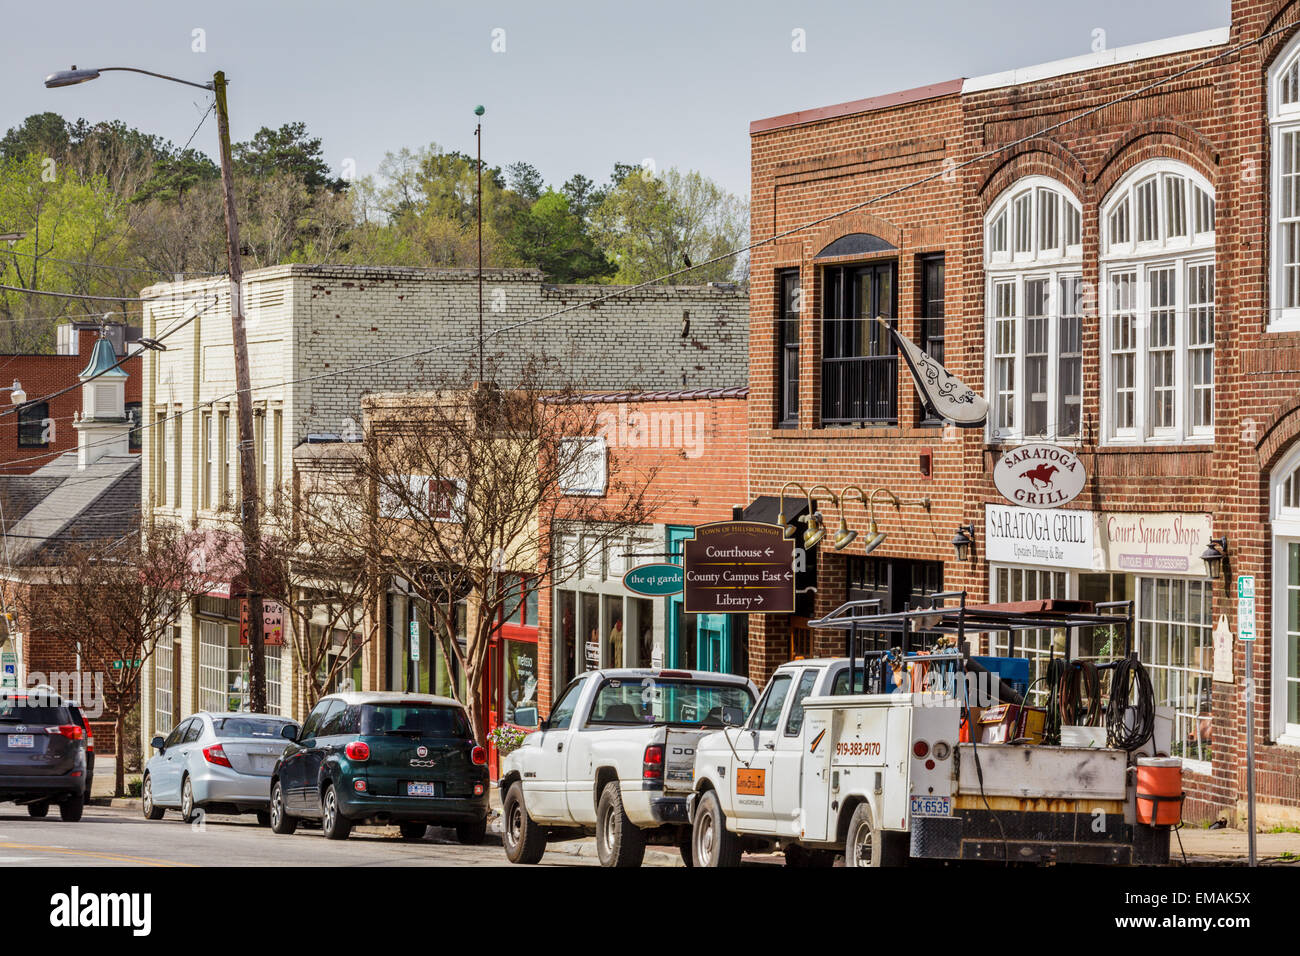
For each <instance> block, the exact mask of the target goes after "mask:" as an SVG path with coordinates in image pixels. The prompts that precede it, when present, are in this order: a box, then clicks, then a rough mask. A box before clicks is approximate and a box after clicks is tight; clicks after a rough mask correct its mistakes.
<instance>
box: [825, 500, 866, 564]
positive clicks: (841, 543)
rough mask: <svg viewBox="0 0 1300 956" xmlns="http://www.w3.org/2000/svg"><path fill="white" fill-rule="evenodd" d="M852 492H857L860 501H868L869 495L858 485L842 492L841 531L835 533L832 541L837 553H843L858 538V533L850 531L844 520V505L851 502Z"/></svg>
mask: <svg viewBox="0 0 1300 956" xmlns="http://www.w3.org/2000/svg"><path fill="white" fill-rule="evenodd" d="M850 492H857V496H858V500H859V501H866V500H867V493H866V492H865V491H863V490H862V489H861V488H860V487H858V486H857V485H849V486H848V487H847V488H845V489H844V490H843V491H841V492H840V527H839V530H837V531H836V532H835V537H834V538H833V539H832V540H831V544H832V546H833V547H834V548H835V550H836V551H843V550H844V549H845V548H847V547H848V546H849V545H851V544H852V543H853V541H854V539H855V538H857V536H858V533H857V532H856V531H850V530H849V523H848V522H847V521H845V520H844V503H845V502H846V501H848V500H849V493H850Z"/></svg>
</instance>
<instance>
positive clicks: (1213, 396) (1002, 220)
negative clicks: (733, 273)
mask: <svg viewBox="0 0 1300 956" xmlns="http://www.w3.org/2000/svg"><path fill="white" fill-rule="evenodd" d="M751 142H752V158H753V161H752V187H753V199H752V215H753V239H754V240H756V241H758V240H765V239H769V238H771V237H778V238H776V239H775V241H772V242H769V243H767V244H765V245H763V246H760V247H759V248H758V249H756V250H755V251H754V253H753V257H752V265H751V283H752V284H751V298H750V305H751V339H750V389H751V395H750V402H749V416H750V442H749V474H750V491H751V497H752V496H754V495H758V494H769V495H771V494H778V493H779V492H780V490H781V488H782V486H783V485H785V484H786V483H787V482H798V483H799V484H800V485H801V486H802V489H806V490H807V492H808V494H807V495H805V493H804V492H803V491H802V490H800V491H798V497H799V498H800V499H803V500H806V499H807V498H809V497H810V498H812V499H814V501H815V502H816V504H817V505H818V506H819V507H820V509H821V510H822V512H823V513H824V516H825V518H826V520H827V521H836V520H837V519H838V518H839V516H840V513H841V506H842V513H843V514H844V516H845V518H846V519H847V523H848V525H849V527H851V528H854V529H857V530H859V531H865V530H866V528H867V526H868V523H869V520H870V518H871V516H872V510H873V509H871V508H870V506H869V505H864V503H863V501H861V500H860V499H861V497H863V496H862V495H860V494H859V489H860V491H864V492H866V495H865V497H867V498H868V499H869V500H871V501H874V517H875V519H876V521H877V523H878V526H879V529H880V530H881V531H884V532H885V533H886V537H885V539H884V541H883V543H881V544H879V546H878V547H876V548H875V549H874V550H872V551H871V553H870V554H867V553H866V552H865V549H864V546H863V542H864V540H865V539H866V538H867V537H868V535H866V534H863V535H861V536H859V537H858V538H857V539H856V540H855V541H854V542H852V543H851V544H849V545H848V546H847V547H846V548H844V549H843V550H842V551H836V550H834V549H833V547H828V544H829V540H830V539H829V537H828V539H827V540H826V541H823V543H822V544H820V545H819V546H818V548H817V549H816V550H818V551H820V552H821V554H820V555H819V556H818V559H817V561H818V577H817V585H818V591H817V594H816V601H815V606H814V608H813V609H812V611H811V613H814V614H821V613H824V612H825V611H828V610H830V609H831V608H833V607H835V606H836V605H837V604H839V603H840V602H842V601H843V600H845V599H846V598H848V597H852V596H874V597H878V598H880V599H882V601H883V602H884V604H885V606H886V607H891V608H893V609H901V607H902V605H903V604H905V603H909V602H912V603H915V602H917V601H918V600H920V599H922V598H923V597H924V595H925V594H926V593H929V592H933V591H936V590H939V589H945V590H951V589H960V590H965V591H967V592H968V593H969V595H970V597H971V599H973V600H986V599H991V600H1014V599H1018V598H1032V597H1045V596H1061V597H1079V598H1085V599H1091V600H1097V601H1101V600H1131V601H1133V602H1134V605H1135V615H1136V620H1137V626H1136V632H1137V633H1136V640H1137V647H1138V650H1139V652H1140V654H1141V656H1142V658H1143V660H1144V662H1145V663H1146V665H1147V667H1148V668H1149V670H1150V672H1151V674H1152V678H1153V682H1154V684H1155V688H1156V693H1157V697H1158V703H1159V704H1161V705H1163V706H1167V707H1169V708H1170V709H1171V710H1172V712H1173V726H1172V731H1171V749H1172V750H1173V752H1175V753H1177V754H1179V755H1181V756H1182V757H1183V758H1184V760H1185V771H1186V772H1185V782H1186V785H1187V788H1188V791H1189V795H1190V797H1191V798H1192V799H1191V802H1190V805H1189V811H1190V812H1191V813H1192V814H1196V815H1201V816H1209V817H1212V816H1215V815H1219V814H1223V813H1226V814H1227V815H1229V816H1235V815H1236V814H1237V813H1239V812H1240V810H1241V807H1242V801H1243V798H1244V794H1245V770H1244V749H1245V720H1246V713H1245V693H1244V686H1245V674H1244V666H1245V660H1244V650H1243V644H1242V642H1241V641H1240V640H1238V639H1237V638H1238V636H1239V634H1240V622H1239V621H1238V619H1237V603H1238V602H1237V586H1236V578H1237V576H1238V575H1253V576H1254V578H1255V591H1256V595H1257V598H1256V605H1257V611H1256V626H1255V630H1256V633H1257V635H1258V640H1257V641H1256V644H1255V650H1256V653H1255V672H1254V678H1255V681H1256V686H1257V688H1258V696H1257V700H1258V706H1257V713H1256V745H1257V746H1256V753H1257V757H1258V771H1257V777H1256V780H1257V788H1258V791H1259V797H1260V802H1261V811H1260V817H1261V819H1262V820H1265V821H1267V820H1277V821H1289V822H1292V823H1294V822H1295V821H1296V820H1297V819H1300V610H1298V609H1300V442H1298V441H1297V440H1298V439H1300V3H1295V2H1282V0H1235V2H1234V3H1233V4H1232V19H1231V24H1230V26H1229V27H1228V28H1227V29H1224V30H1220V31H1210V32H1207V33H1202V34H1196V35H1192V36H1186V37H1175V38H1172V39H1169V40H1165V41H1157V42H1154V43H1148V44H1142V45H1139V46H1136V47H1129V48H1123V49H1119V50H1111V51H1106V52H1103V53H1099V54H1093V55H1090V56H1083V57H1077V58H1074V59H1071V60H1065V61H1059V62H1057V63H1048V64H1043V65H1041V66H1037V67H1030V68H1026V69H1021V70H1012V71H1008V72H1007V73H1003V74H996V75H993V76H988V77H981V78H977V79H969V80H964V81H960V80H959V81H953V82H951V83H941V84H937V85H935V86H931V87H925V88H922V89H919V90H912V91H907V92H904V93H899V94H894V95H892V96H886V97H878V98H875V99H872V100H864V101H857V102H853V103H847V104H843V105H841V106H836V107H829V108H824V109H818V110H810V111H806V112H802V113H796V114H791V115H788V116H782V117H776V118H773V119H770V120H762V121H758V122H755V123H754V124H752V126H751ZM909 184H914V185H910V186H909V188H906V189H904V190H902V191H897V192H894V191H895V190H899V188H900V187H903V186H908V185H909ZM875 197H883V198H880V199H878V200H876V198H875ZM872 200H874V201H872ZM854 207H859V208H854ZM844 210H852V211H848V212H844V213H843V214H842V215H836V216H835V217H834V218H831V219H829V220H827V221H824V222H822V223H820V224H819V225H815V226H812V227H810V228H807V229H797V227H799V226H802V225H803V224H805V223H809V222H811V221H813V220H819V219H822V218H823V217H827V216H830V215H832V214H836V213H841V212H842V211H844ZM791 230H795V231H791ZM788 231H791V232H790V234H789V235H783V233H786V232H788ZM876 316H880V317H883V318H896V319H897V323H898V328H899V329H900V331H902V332H903V333H904V334H906V335H908V336H909V337H911V338H912V339H913V341H915V342H917V343H918V344H920V345H921V346H922V347H923V348H926V349H927V350H929V351H930V352H931V353H932V354H934V355H936V357H938V356H942V359H943V361H944V363H945V364H946V366H947V367H948V368H949V369H950V370H951V371H952V372H954V373H955V374H956V375H957V376H959V377H960V378H961V379H962V380H963V381H965V382H966V383H968V384H969V385H970V386H971V387H973V388H974V389H975V390H976V391H978V392H979V393H980V394H982V395H983V396H985V397H986V398H987V399H988V400H989V402H990V412H989V421H988V424H987V426H986V427H985V428H981V429H970V430H958V429H955V428H952V427H944V426H943V425H942V424H940V423H932V422H931V421H929V420H928V419H927V410H926V409H925V408H924V407H923V406H922V403H921V402H920V400H919V399H918V398H917V395H916V393H915V391H914V389H913V387H912V384H911V381H910V378H909V376H908V374H907V371H906V367H905V366H903V365H902V364H901V363H899V362H898V360H897V358H895V357H894V355H893V349H892V346H891V344H890V342H889V340H888V338H887V337H886V336H884V335H883V334H882V326H881V325H880V324H879V323H875V322H872V321H870V320H871V319H873V318H874V317H876ZM1034 442H1053V443H1056V444H1059V445H1062V446H1065V447H1067V448H1070V449H1071V450H1073V451H1074V452H1075V453H1076V454H1078V455H1079V456H1080V458H1081V460H1082V462H1083V464H1084V466H1085V469H1086V472H1087V476H1088V480H1087V483H1086V485H1085V487H1084V490H1083V493H1082V494H1080V495H1079V496H1078V498H1076V499H1075V500H1074V501H1073V502H1071V503H1069V504H1068V505H1067V506H1066V507H1065V508H1064V509H1062V510H1060V511H1056V512H1054V511H1045V512H1044V511H1030V510H1029V509H1023V508H1018V507H1015V506H1013V505H1012V503H1011V502H1009V501H1007V500H1006V499H1004V498H1003V497H1002V496H1001V495H1000V494H999V493H998V491H997V489H996V488H995V487H994V485H993V482H992V480H991V474H992V472H993V467H994V465H995V463H996V462H997V461H998V459H999V458H1000V457H1001V456H1002V455H1004V454H1005V453H1006V452H1007V451H1008V450H1010V449H1013V448H1016V447H1018V446H1020V445H1023V444H1027V443H1034ZM850 485H857V486H859V489H853V488H849V486H850ZM814 486H822V487H816V488H815V487H814ZM846 488H847V489H848V493H847V494H845V493H843V492H844V489H846ZM787 490H788V491H790V492H791V493H795V491H796V490H795V489H794V486H787ZM873 492H874V494H873ZM927 499H928V504H925V502H926V500H927ZM895 502H897V504H895ZM914 502H920V503H914ZM787 510H789V509H787ZM832 527H834V525H832ZM959 529H961V530H960V532H959ZM959 533H960V534H962V535H963V536H969V537H971V538H973V540H974V547H973V549H971V552H970V557H969V558H967V559H966V560H958V559H957V556H956V550H955V549H954V547H953V545H952V541H953V539H954V536H955V535H957V534H959ZM1207 550H1209V551H1211V553H1212V552H1213V551H1220V552H1224V553H1226V560H1224V561H1222V562H1219V563H1218V567H1217V568H1216V569H1215V573H1214V575H1213V576H1211V573H1210V571H1211V567H1212V564H1213V562H1211V563H1207V562H1205V561H1204V560H1203V559H1202V555H1204V554H1205V553H1206V551H1207ZM805 623H806V622H805V621H803V620H802V619H801V618H799V617H777V616H773V617H759V616H755V617H754V618H753V619H752V620H751V624H750V629H749V631H750V636H751V642H750V643H751V646H750V661H751V673H752V676H753V677H754V678H755V679H756V680H760V679H762V678H764V677H765V676H766V675H767V674H768V673H770V671H771V669H772V668H773V666H775V664H777V663H779V662H780V661H783V660H785V659H787V658H788V657H789V656H791V654H792V653H804V652H812V653H823V652H838V651H839V648H838V647H835V646H832V644H833V642H823V641H820V640H818V639H817V638H816V637H815V636H813V635H810V634H809V632H808V631H806V630H805V629H804V625H805ZM1216 631H1217V632H1219V633H1220V634H1221V635H1227V639H1226V640H1225V639H1222V638H1220V639H1217V640H1216V637H1215V633H1216ZM1005 640H1006V639H1005V638H1001V637H999V636H996V635H994V636H989V637H987V638H986V641H985V648H984V649H985V650H988V651H992V652H994V653H998V652H1005V651H1006V650H1007V648H1006V646H1005ZM1017 641H1018V643H1017V647H1016V650H1017V652H1019V653H1027V654H1028V655H1029V656H1031V658H1033V659H1034V660H1035V664H1036V666H1037V667H1038V668H1039V669H1040V672H1041V668H1042V666H1043V664H1044V663H1045V662H1046V660H1047V659H1048V657H1049V656H1051V655H1052V654H1053V653H1054V654H1056V655H1057V656H1061V655H1062V654H1068V656H1070V657H1091V658H1095V659H1099V660H1104V659H1108V658H1110V657H1113V656H1114V653H1115V651H1116V645H1115V643H1114V642H1113V641H1112V640H1111V636H1110V635H1102V634H1094V635H1085V636H1084V637H1082V638H1081V639H1080V640H1079V641H1078V642H1076V643H1075V644H1074V645H1072V646H1071V647H1069V648H1066V647H1065V646H1064V640H1063V638H1062V637H1061V636H1060V635H1053V634H1050V633H1043V634H1030V635H1026V636H1024V637H1023V638H1021V637H1017Z"/></svg>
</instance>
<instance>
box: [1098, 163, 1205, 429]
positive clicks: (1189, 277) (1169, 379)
mask: <svg viewBox="0 0 1300 956" xmlns="http://www.w3.org/2000/svg"><path fill="white" fill-rule="evenodd" d="M1101 223H1102V236H1103V243H1102V255H1101V282H1102V289H1101V291H1100V294H1099V299H1100V304H1101V310H1102V320H1101V354H1102V355H1103V356H1106V360H1105V361H1104V362H1103V363H1102V383H1101V385H1102V388H1101V394H1102V423H1103V428H1104V439H1105V441H1107V442H1109V443H1114V444H1121V443H1130V444H1142V443H1148V442H1153V443H1169V442H1180V441H1209V440H1213V437H1214V279H1215V276H1214V190H1213V188H1212V187H1211V186H1210V184H1209V183H1208V182H1207V181H1206V180H1205V179H1204V178H1202V177H1201V176H1200V175H1198V174H1197V173H1195V172H1194V171H1193V170H1192V169H1190V168H1189V167H1188V166H1186V165H1184V164H1182V163H1177V162H1173V161H1168V160H1153V161H1150V162H1147V163H1143V164H1141V165H1140V166H1138V167H1136V168H1135V169H1133V170H1131V171H1130V172H1129V173H1128V175H1126V176H1125V177H1124V178H1123V179H1122V180H1120V182H1119V183H1118V184H1117V185H1116V187H1115V188H1114V189H1113V190H1111V193H1110V195H1109V196H1108V197H1107V198H1106V201H1105V202H1104V203H1102V206H1101Z"/></svg>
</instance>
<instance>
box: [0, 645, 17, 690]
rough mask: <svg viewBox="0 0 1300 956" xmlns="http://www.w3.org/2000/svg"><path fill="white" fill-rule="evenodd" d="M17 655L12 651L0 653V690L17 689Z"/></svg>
mask: <svg viewBox="0 0 1300 956" xmlns="http://www.w3.org/2000/svg"><path fill="white" fill-rule="evenodd" d="M17 686H18V655H17V654H15V653H14V652H13V651H0V688H17Z"/></svg>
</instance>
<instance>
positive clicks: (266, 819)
mask: <svg viewBox="0 0 1300 956" xmlns="http://www.w3.org/2000/svg"><path fill="white" fill-rule="evenodd" d="M257 825H258V826H259V827H269V826H270V825H271V814H270V813H269V812H267V811H266V810H258V811H257Z"/></svg>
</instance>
